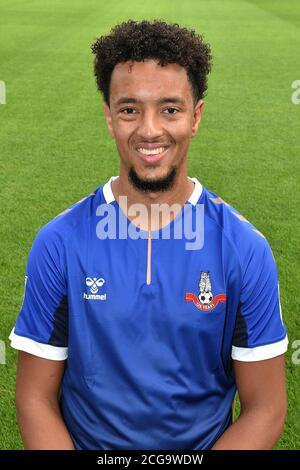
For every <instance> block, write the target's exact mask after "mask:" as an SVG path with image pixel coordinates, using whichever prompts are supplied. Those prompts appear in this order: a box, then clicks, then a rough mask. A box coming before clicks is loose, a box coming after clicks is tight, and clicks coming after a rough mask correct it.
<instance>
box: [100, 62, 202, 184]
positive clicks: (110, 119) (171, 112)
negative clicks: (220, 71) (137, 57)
mask: <svg viewBox="0 0 300 470" xmlns="http://www.w3.org/2000/svg"><path fill="white" fill-rule="evenodd" d="M203 110H204V102H203V101H202V100H199V101H198V102H197V103H196V104H195V103H194V101H193V96H192V89H191V85H190V82H189V79H188V75H187V73H186V70H185V69H184V68H183V67H181V66H180V65H177V64H168V65H166V66H163V67H162V66H160V65H159V64H158V63H157V61H154V60H147V61H145V62H123V63H120V64H117V65H116V67H115V68H114V70H113V73H112V76H111V83H110V106H108V105H107V104H105V105H104V112H105V117H106V122H107V126H108V129H109V131H110V133H111V135H112V137H113V138H114V139H115V141H116V146H117V149H118V152H119V155H120V159H121V172H120V174H122V173H124V172H125V173H127V174H128V175H129V174H130V173H131V174H134V175H135V179H137V181H140V182H143V183H144V184H145V185H146V186H147V185H148V186H147V187H149V188H151V184H154V185H155V182H156V183H158V182H162V181H164V180H168V179H169V180H170V177H171V175H173V176H175V175H176V174H178V173H179V172H180V171H186V164H187V153H188V147H189V143H190V139H191V138H192V137H193V136H194V135H195V134H196V132H197V129H198V125H199V122H200V119H201V116H202V112H203ZM157 187H158V186H157Z"/></svg>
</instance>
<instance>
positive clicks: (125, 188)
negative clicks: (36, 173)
mask: <svg viewBox="0 0 300 470" xmlns="http://www.w3.org/2000/svg"><path fill="white" fill-rule="evenodd" d="M92 50H93V52H94V54H95V56H96V58H95V75H96V79H97V84H98V88H99V90H100V91H101V92H102V93H103V96H104V101H105V104H104V112H105V117H106V122H107V126H108V129H109V132H110V133H111V135H112V137H113V138H114V139H115V142H116V146H117V150H118V153H119V156H120V174H119V177H112V178H111V179H110V180H109V181H108V182H107V183H106V184H104V186H100V187H99V188H97V189H96V190H95V191H94V192H93V193H92V194H90V195H89V196H88V197H87V198H85V199H84V200H83V201H80V202H79V203H77V204H74V205H73V206H71V208H69V209H68V210H67V211H65V212H64V213H63V214H61V215H60V216H58V217H56V218H55V219H53V220H52V221H51V222H49V223H48V224H47V225H46V226H45V227H43V228H42V230H41V231H40V232H39V234H38V235H37V237H36V239H35V242H34V244H33V247H32V249H31V252H30V255H29V259H28V265H27V270H26V289H25V297H24V302H23V306H22V308H21V311H20V314H19V317H18V319H17V322H16V325H15V328H14V329H13V331H12V333H11V335H10V339H11V341H12V346H13V347H15V348H17V349H19V350H20V353H19V364H18V372H17V413H18V422H19V426H20V430H21V434H22V438H23V441H24V445H25V448H27V449H73V448H75V449H271V448H272V447H273V445H274V444H275V442H276V440H277V439H278V437H279V436H280V434H281V431H282V427H283V423H284V419H285V412H286V392H285V372H284V353H285V351H286V349H287V337H286V330H285V327H284V325H283V323H282V318H281V309H280V301H279V287H278V278H277V270H276V265H275V262H274V258H273V255H272V251H271V249H270V247H269V244H268V242H267V241H266V239H265V238H264V236H263V235H262V234H261V233H260V232H258V231H257V230H256V229H255V228H254V227H253V225H252V224H251V223H249V222H248V221H246V219H245V218H243V216H242V215H241V214H240V213H239V212H238V211H236V210H235V209H233V208H232V207H231V206H230V205H229V204H227V203H226V202H225V201H224V200H223V199H221V198H220V197H218V196H217V195H216V194H214V193H211V192H210V191H208V190H207V189H206V188H205V187H204V186H203V185H201V183H200V182H199V181H198V180H197V179H196V178H189V177H188V176H187V154H188V147H189V143H190V140H191V138H192V137H193V136H194V135H196V133H197V129H198V126H199V123H200V120H201V117H202V114H203V110H204V101H203V97H204V94H205V91H206V88H207V75H208V73H209V71H210V68H211V54H210V48H209V46H208V45H207V44H205V43H204V41H203V38H202V37H201V36H199V35H197V34H196V33H195V32H193V31H190V30H187V29H185V28H180V27H179V26H178V25H168V24H166V23H164V22H160V21H154V22H147V21H143V22H140V23H139V22H134V21H128V22H126V23H122V24H120V25H118V26H116V27H115V28H114V29H113V30H112V32H111V33H110V34H109V35H108V36H104V37H101V38H98V39H97V40H96V42H95V43H94V44H93V46H92ZM199 158H200V159H201V156H199ZM200 161H201V160H200ZM136 204H139V206H138V210H136ZM153 207H154V208H155V209H156V210H154V211H152V209H153ZM157 207H158V208H161V207H164V208H165V210H163V211H160V214H159V217H157V213H158V212H159V211H157ZM170 207H172V210H171V211H168V210H167V209H168V208H170ZM166 208H167V209H166ZM137 213H138V214H139V215H138V216H137ZM199 221H200V225H199ZM182 223H183V225H184V228H187V230H185V231H184V232H182V235H181V237H176V236H175V235H176V233H175V232H176V230H177V228H178V227H179V228H180V227H182ZM188 224H191V226H190V227H186V226H187V225H188ZM195 225H196V232H195V231H193V227H195ZM165 232H166V233H165ZM168 232H169V233H168ZM191 233H194V234H195V238H196V239H197V237H198V240H196V243H195V245H194V246H190V245H193V244H192V243H191V244H190V245H188V243H187V242H190V240H191V238H190V236H189V235H190V234H191ZM199 234H201V236H200V238H199ZM163 235H164V236H163ZM165 235H167V236H165ZM236 390H238V393H239V397H240V401H241V414H240V417H239V418H238V419H237V421H236V422H235V423H234V424H232V402H233V399H234V396H235V393H236Z"/></svg>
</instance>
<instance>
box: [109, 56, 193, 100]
mask: <svg viewBox="0 0 300 470" xmlns="http://www.w3.org/2000/svg"><path fill="white" fill-rule="evenodd" d="M166 95H176V96H181V97H182V98H184V99H185V100H186V101H188V100H190V99H191V87H190V82H189V79H188V75H187V72H186V70H185V68H184V67H181V66H180V65H178V64H167V65H165V66H161V65H159V64H158V62H157V61H154V60H146V61H144V62H133V61H128V62H122V63H119V64H117V65H116V66H115V68H114V70H113V73H112V76H111V83H110V98H111V100H112V101H113V102H115V101H117V100H118V99H120V98H122V97H123V96H130V97H131V96H132V97H134V98H137V99H140V100H143V101H147V100H149V101H151V100H153V101H154V100H157V99H159V98H161V97H163V96H166Z"/></svg>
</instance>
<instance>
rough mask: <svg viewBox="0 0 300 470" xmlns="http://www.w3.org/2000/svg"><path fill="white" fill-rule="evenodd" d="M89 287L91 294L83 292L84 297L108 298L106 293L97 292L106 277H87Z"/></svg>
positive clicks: (94, 298) (92, 298)
mask: <svg viewBox="0 0 300 470" xmlns="http://www.w3.org/2000/svg"><path fill="white" fill-rule="evenodd" d="M85 283H86V285H87V287H89V288H90V292H91V293H90V294H86V293H85V292H84V293H83V298H84V299H87V300H106V294H97V292H98V291H99V287H102V286H103V284H104V283H105V279H103V278H102V277H100V278H99V279H97V278H96V277H87V278H86V280H85Z"/></svg>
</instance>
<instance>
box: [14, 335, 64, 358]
mask: <svg viewBox="0 0 300 470" xmlns="http://www.w3.org/2000/svg"><path fill="white" fill-rule="evenodd" d="M9 339H10V341H11V346H12V347H13V348H15V349H20V350H21V351H25V352H27V353H29V354H33V355H34V356H39V357H43V358H44V359H51V360H53V361H63V360H64V359H67V357H68V348H65V347H60V346H52V345H51V344H43V343H39V342H37V341H34V340H33V339H30V338H26V337H25V336H19V335H16V334H15V329H14V328H13V329H12V332H11V333H10V335H9Z"/></svg>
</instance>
